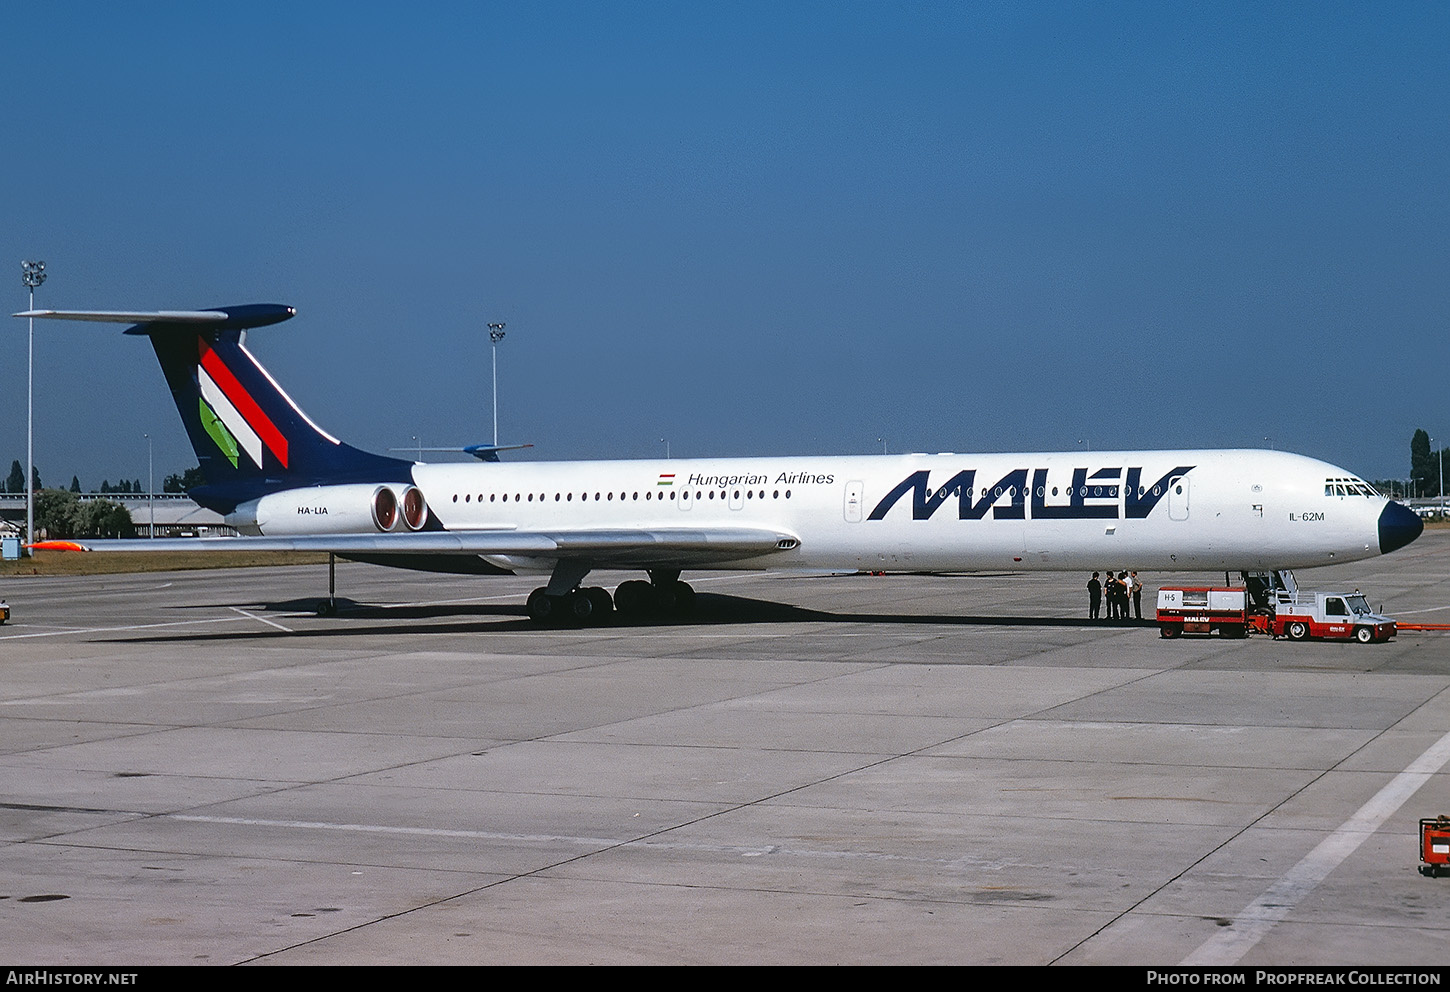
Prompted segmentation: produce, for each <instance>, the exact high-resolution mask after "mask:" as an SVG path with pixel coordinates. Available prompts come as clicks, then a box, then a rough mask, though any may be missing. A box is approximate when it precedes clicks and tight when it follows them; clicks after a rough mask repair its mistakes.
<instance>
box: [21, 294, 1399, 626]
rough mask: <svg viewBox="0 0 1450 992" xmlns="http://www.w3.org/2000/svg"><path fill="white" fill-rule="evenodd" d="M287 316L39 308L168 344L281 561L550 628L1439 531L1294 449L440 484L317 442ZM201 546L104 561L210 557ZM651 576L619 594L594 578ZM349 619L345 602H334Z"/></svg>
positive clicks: (868, 459)
mask: <svg viewBox="0 0 1450 992" xmlns="http://www.w3.org/2000/svg"><path fill="white" fill-rule="evenodd" d="M294 313H295V311H294V310H293V309H292V308H291V307H286V306H279V305H275V304H251V305H247V306H239V307H225V308H220V309H214V310H193V311H158V312H112V311H55V310H40V311H29V312H26V313H22V314H18V315H17V316H22V317H24V316H34V317H48V318H57V319H69V320H91V321H111V322H119V323H128V324H133V325H134V326H132V327H130V328H128V329H127V331H126V333H127V334H136V335H142V336H145V337H147V338H149V339H150V340H151V344H152V346H153V347H154V348H155V350H156V355H157V358H159V359H160V361H161V368H162V371H163V372H164V374H165V376H166V382H167V385H169V386H170V387H171V393H172V396H173V397H174V398H175V400H176V406H177V409H178V410H179V411H180V412H181V419H182V422H183V423H184V424H185V426H186V431H187V434H188V435H189V436H190V439H191V443H192V446H193V447H194V448H195V450H196V456H197V459H198V461H199V462H200V465H201V469H202V471H203V473H204V475H205V479H206V482H205V484H204V485H202V486H200V487H198V488H196V489H194V490H192V491H191V496H192V497H193V498H194V499H195V500H196V501H197V502H198V503H200V504H201V505H202V506H205V507H208V508H210V509H213V510H215V511H217V512H219V513H221V514H223V515H224V518H225V520H226V522H227V523H228V524H230V525H231V526H233V527H235V528H236V529H237V530H238V531H239V532H240V533H242V534H244V535H251V536H247V537H242V538H235V539H226V540H229V541H236V542H238V543H241V542H245V545H244V546H245V547H248V548H255V549H258V550H276V551H325V552H328V553H329V554H331V555H335V556H337V557H342V558H346V559H352V560H356V561H365V562H373V563H376V564H382V565H393V566H398V567H402V568H413V569H424V570H431V571H441V572H472V573H480V574H488V573H494V574H498V573H515V574H522V573H536V574H540V575H546V576H548V579H547V581H546V582H545V584H544V585H542V586H540V587H539V588H538V589H536V590H534V592H533V593H532V594H531V595H530V596H529V598H528V612H529V615H530V616H531V617H533V618H534V619H535V620H539V621H560V620H568V621H571V622H579V623H583V622H598V621H599V620H601V619H602V618H603V617H604V616H605V615H607V614H609V613H610V612H611V611H613V610H618V611H619V612H620V613H625V614H636V613H643V612H650V611H654V612H664V613H687V612H689V610H690V608H691V607H692V606H693V604H694V598H695V596H694V592H693V590H692V589H691V587H690V586H689V585H688V584H687V583H684V582H681V581H680V574H681V573H682V572H683V571H685V570H689V569H695V570H698V569H712V570H713V569H753V570H782V571H812V570H832V571H855V570H861V571H872V572H877V571H881V572H911V573H931V572H962V571H976V570H1004V569H1005V570H1022V571H1032V570H1059V571H1081V570H1088V569H1094V568H1097V569H1102V568H1112V569H1137V570H1140V571H1157V572H1165V571H1210V570H1211V571H1219V570H1223V571H1245V572H1271V571H1278V570H1287V569H1295V568H1310V567H1313V566H1316V565H1326V564H1330V563H1339V562H1348V561H1354V560H1356V559H1362V558H1370V557H1373V556H1375V555H1381V554H1387V553H1389V552H1391V551H1394V550H1395V549H1397V548H1401V547H1404V546H1405V545H1406V544H1409V543H1410V542H1411V541H1413V540H1415V538H1417V537H1418V536H1419V535H1420V532H1421V530H1422V527H1423V525H1422V524H1421V522H1420V518H1419V517H1418V516H1416V514H1415V513H1414V512H1412V511H1411V510H1410V509H1408V508H1407V507H1405V506H1403V505H1402V504H1400V503H1397V502H1394V501H1392V500H1388V499H1386V498H1384V497H1382V496H1380V495H1379V494H1378V493H1376V492H1375V491H1374V489H1372V488H1371V487H1370V486H1369V485H1367V484H1365V483H1364V482H1363V481H1362V480H1360V479H1358V478H1355V477H1354V476H1353V475H1352V474H1351V473H1349V472H1347V471H1345V470H1344V469H1342V468H1337V467H1336V466H1334V465H1330V464H1327V463H1325V462H1322V461H1317V460H1315V459H1312V458H1307V457H1304V456H1301V455H1295V454H1290V453H1287V452H1282V451H1257V450H1239V451H1214V450H1205V451H1101V452H1092V453H1091V454H1085V453H1082V452H1066V453H1044V454H981V455H964V454H932V455H926V454H920V455H869V456H849V457H816V456H808V457H800V458H778V457H772V458H701V459H675V460H669V459H666V460H642V461H570V462H514V463H504V462H500V461H499V460H498V450H499V449H498V448H495V447H492V446H478V447H475V448H472V449H465V450H469V451H471V452H472V453H473V454H475V455H476V456H477V457H478V458H479V461H477V462H473V463H441V464H425V463H423V462H421V461H418V462H414V461H411V460H406V459H401V458H392V457H386V456H381V455H374V454H369V453H367V452H364V451H360V450H358V449H356V448H353V447H351V446H349V445H347V444H344V443H342V442H341V441H339V440H337V439H336V438H334V437H332V436H331V435H330V434H328V433H327V432H326V431H324V430H322V429H321V428H320V427H318V426H317V425H316V424H314V423H313V422H312V421H311V420H310V419H308V417H307V416H306V414H304V413H303V412H302V411H301V410H300V409H299V408H298V407H297V405H296V404H295V403H293V402H292V400H291V399H290V398H289V397H288V396H287V394H286V393H285V392H283V390H282V388H281V387H280V386H279V385H278V384H277V382H276V381H275V380H274V379H273V378H272V377H271V375H269V374H268V373H267V371H266V370H265V369H264V368H263V367H262V366H261V364H260V363H258V362H257V360H256V359H255V358H254V357H253V356H252V354H251V352H249V351H248V350H247V348H246V347H245V335H246V331H247V330H249V329H251V328H257V327H263V326H266V325H270V324H276V323H278V322H280V321H283V320H287V319H288V318H290V317H292V316H293V314H294ZM217 543H218V542H217V541H212V540H198V539H166V540H132V541H94V542H88V543H86V544H85V545H84V547H87V548H90V549H93V550H112V551H153V550H173V551H174V550H204V549H208V548H215V547H216V546H217ZM603 569H609V570H618V569H626V570H640V571H643V572H644V573H645V574H646V575H647V576H648V581H647V582H646V581H643V580H631V581H626V582H624V583H622V584H620V585H619V587H618V588H617V589H616V590H615V591H614V593H613V595H611V594H610V593H609V592H608V591H606V590H604V589H601V588H597V587H587V586H585V585H584V580H585V579H586V578H587V577H588V576H589V574H590V573H591V572H594V571H596V570H603ZM329 601H330V600H329Z"/></svg>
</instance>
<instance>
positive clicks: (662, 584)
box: [528, 570, 695, 626]
mask: <svg viewBox="0 0 1450 992" xmlns="http://www.w3.org/2000/svg"><path fill="white" fill-rule="evenodd" d="M649 577H650V581H648V582H643V581H640V580H638V579H633V580H631V581H629V582H622V583H620V585H619V588H618V589H616V590H614V595H613V596H610V595H609V592H608V590H605V589H600V588H599V587H598V586H593V587H590V588H575V589H573V590H572V591H570V592H567V593H564V594H562V595H555V594H552V593H550V592H549V588H548V587H547V586H540V587H539V588H538V589H535V590H534V591H533V592H531V593H530V594H529V600H528V611H529V619H531V620H533V621H534V622H535V623H540V624H547V625H550V626H553V625H563V624H568V625H577V626H585V625H590V624H601V623H607V622H608V621H609V615H610V614H611V613H613V612H615V611H616V610H617V611H618V612H619V614H620V616H624V617H629V618H631V619H634V618H643V617H648V616H687V615H689V614H690V613H691V612H692V611H693V610H694V608H695V590H694V589H692V588H691V587H690V584H689V583H688V582H681V581H680V573H679V572H678V571H674V570H655V571H652V572H650V573H649ZM552 584H553V583H552V582H551V583H550V585H552Z"/></svg>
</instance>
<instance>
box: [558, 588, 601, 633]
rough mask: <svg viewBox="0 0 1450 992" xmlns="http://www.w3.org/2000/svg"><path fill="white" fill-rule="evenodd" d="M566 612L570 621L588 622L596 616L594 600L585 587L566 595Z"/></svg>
mask: <svg viewBox="0 0 1450 992" xmlns="http://www.w3.org/2000/svg"><path fill="white" fill-rule="evenodd" d="M564 613H565V615H566V616H568V618H569V622H570V623H577V624H586V623H588V622H589V619H590V618H591V617H592V616H594V600H592V599H590V598H589V593H587V592H585V591H584V590H583V589H578V590H575V591H574V592H571V593H570V594H569V595H567V596H565V597H564Z"/></svg>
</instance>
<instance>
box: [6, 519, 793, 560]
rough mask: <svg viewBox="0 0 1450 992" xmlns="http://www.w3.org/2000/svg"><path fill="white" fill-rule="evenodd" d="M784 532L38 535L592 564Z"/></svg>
mask: <svg viewBox="0 0 1450 992" xmlns="http://www.w3.org/2000/svg"><path fill="white" fill-rule="evenodd" d="M799 543H800V542H799V539H798V538H796V537H795V536H794V535H792V534H786V533H782V532H779V531H774V530H758V529H751V528H739V527H732V528H651V529H617V530H615V529H611V530H547V531H517V530H477V531H466V530H465V531H419V532H416V533H395V534H317V535H314V534H308V535H297V536H292V537H221V538H157V539H147V538H134V539H127V540H81V541H43V542H40V543H38V544H35V545H32V546H33V547H36V548H39V549H42V550H45V549H48V548H61V549H65V550H73V551H101V552H147V551H150V552H158V551H167V552H178V551H179V552H188V551H325V552H329V553H332V554H338V555H343V556H347V555H352V554H357V555H368V556H369V557H372V556H376V555H390V554H395V555H493V556H518V557H527V558H539V559H544V560H546V561H558V560H561V559H566V558H567V559H578V560H581V561H587V562H589V563H590V565H591V566H592V567H594V568H609V567H612V566H621V567H637V566H640V565H679V566H687V565H688V566H697V567H698V566H702V565H707V564H710V563H712V562H725V561H737V560H739V559H742V558H754V557H757V556H759V555H764V554H769V553H770V552H772V551H786V550H790V549H792V548H795V547H796V546H797V545H798V544H799Z"/></svg>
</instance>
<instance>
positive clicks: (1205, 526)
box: [413, 450, 1387, 572]
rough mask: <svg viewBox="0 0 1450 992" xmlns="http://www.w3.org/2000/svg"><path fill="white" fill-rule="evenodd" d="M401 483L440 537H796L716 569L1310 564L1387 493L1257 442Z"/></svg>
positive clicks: (426, 475) (678, 464) (529, 465)
mask: <svg viewBox="0 0 1450 992" xmlns="http://www.w3.org/2000/svg"><path fill="white" fill-rule="evenodd" d="M413 478H414V482H415V484H416V485H417V486H418V488H419V489H420V490H421V491H422V493H423V494H424V496H425V497H426V499H427V501H428V505H429V507H431V509H432V511H433V513H434V515H435V516H436V517H437V519H438V520H439V521H440V522H441V523H442V524H443V526H444V527H445V528H446V529H447V530H449V531H477V530H517V531H547V530H549V529H551V528H568V529H569V530H571V531H580V530H589V529H599V530H609V529H615V528H633V529H644V530H648V529H651V528H659V529H679V528H693V527H698V528H706V529H708V528H725V527H752V528H762V529H774V530H778V531H780V532H782V533H786V534H790V535H793V536H794V537H796V538H798V539H799V544H798V546H796V547H794V548H791V549H789V550H783V551H776V552H771V553H769V554H764V555H760V556H757V557H753V558H749V559H746V560H731V561H722V562H721V563H719V567H725V568H751V569H768V568H790V569H805V568H820V569H864V570H882V571H914V572H932V571H938V572H939V571H967V570H978V569H999V568H1005V569H1041V570H1077V569H1096V568H1111V569H1119V568H1137V569H1151V570H1154V571H1193V570H1225V569H1227V570H1241V569H1242V570H1250V571H1256V570H1265V569H1283V568H1307V567H1312V566H1316V565H1326V564H1330V563H1334V562H1343V561H1352V560H1355V559H1359V558H1367V557H1371V556H1374V555H1377V554H1379V553H1380V547H1379V538H1378V531H1377V524H1378V521H1379V517H1380V513H1381V511H1382V510H1383V508H1384V506H1385V505H1386V503H1387V501H1386V500H1385V499H1384V498H1383V497H1380V496H1377V495H1364V494H1363V493H1365V492H1367V487H1363V483H1359V482H1358V480H1354V479H1353V477H1352V476H1351V475H1350V473H1348V472H1346V471H1345V470H1343V469H1340V468H1337V467H1335V466H1333V465H1330V464H1328V463H1326V462H1322V461H1318V460H1315V459H1311V458H1307V457H1304V456H1301V455H1295V454H1291V453H1287V452H1278V451H1258V450H1239V451H1224V450H1201V451H1193V450H1185V451H1144V452H1114V451H1104V452H1091V453H1081V452H1078V453H1073V452H1067V453H1044V454H982V455H958V454H935V455H871V456H858V457H799V458H728V459H727V458H712V459H690V460H684V459H674V460H650V461H576V462H516V463H490V464H468V465H464V464H422V463H420V464H417V465H415V466H414V469H413ZM1335 480H1340V483H1339V484H1338V485H1337V486H1336V484H1335ZM1348 482H1353V483H1357V484H1358V492H1357V493H1355V494H1351V493H1352V492H1355V490H1356V486H1353V485H1351V486H1349V487H1346V486H1345V485H1344V483H1348ZM490 560H494V559H490ZM496 563H497V564H500V565H503V566H505V567H511V568H517V569H530V568H531V567H537V568H539V569H547V568H548V567H551V563H549V562H542V561H541V562H531V561H529V560H528V559H525V558H520V557H518V556H501V557H498V558H497V560H496Z"/></svg>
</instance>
